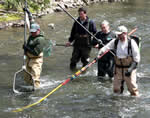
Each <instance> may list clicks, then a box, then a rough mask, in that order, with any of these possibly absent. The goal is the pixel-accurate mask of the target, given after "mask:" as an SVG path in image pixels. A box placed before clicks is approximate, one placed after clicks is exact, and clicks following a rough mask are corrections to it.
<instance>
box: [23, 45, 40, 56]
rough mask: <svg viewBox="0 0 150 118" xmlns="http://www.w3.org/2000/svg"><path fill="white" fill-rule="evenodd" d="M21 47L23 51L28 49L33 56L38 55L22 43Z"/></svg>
mask: <svg viewBox="0 0 150 118" xmlns="http://www.w3.org/2000/svg"><path fill="white" fill-rule="evenodd" d="M22 48H23V49H24V51H25V53H26V52H27V51H28V52H29V53H31V54H33V55H34V56H38V54H37V53H36V52H35V51H33V50H32V49H30V48H29V47H27V46H26V45H23V47H22Z"/></svg>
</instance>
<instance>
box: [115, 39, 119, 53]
mask: <svg viewBox="0 0 150 118" xmlns="http://www.w3.org/2000/svg"><path fill="white" fill-rule="evenodd" d="M118 41H119V39H116V40H115V43H114V44H115V45H114V49H115V52H116V50H117V45H118Z"/></svg>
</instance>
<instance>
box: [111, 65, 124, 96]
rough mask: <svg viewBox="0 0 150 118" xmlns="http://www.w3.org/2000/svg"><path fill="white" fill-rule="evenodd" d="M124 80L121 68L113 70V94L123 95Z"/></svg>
mask: <svg viewBox="0 0 150 118" xmlns="http://www.w3.org/2000/svg"><path fill="white" fill-rule="evenodd" d="M123 84H124V80H123V78H122V68H115V73H114V81H113V91H114V93H123Z"/></svg>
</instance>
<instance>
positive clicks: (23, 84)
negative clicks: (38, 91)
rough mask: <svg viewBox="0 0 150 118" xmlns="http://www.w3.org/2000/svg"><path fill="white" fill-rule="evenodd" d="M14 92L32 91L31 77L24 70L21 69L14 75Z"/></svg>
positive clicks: (32, 82)
mask: <svg viewBox="0 0 150 118" xmlns="http://www.w3.org/2000/svg"><path fill="white" fill-rule="evenodd" d="M13 90H14V92H31V91H34V81H33V79H32V75H31V74H30V73H28V72H27V71H26V70H24V69H21V70H19V71H18V72H16V73H15V77H14V86H13Z"/></svg>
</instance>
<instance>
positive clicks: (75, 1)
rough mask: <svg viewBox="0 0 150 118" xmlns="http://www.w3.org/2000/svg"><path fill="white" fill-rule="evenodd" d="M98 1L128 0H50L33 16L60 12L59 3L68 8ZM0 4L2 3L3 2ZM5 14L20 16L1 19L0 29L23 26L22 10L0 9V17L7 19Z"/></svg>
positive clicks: (122, 0)
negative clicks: (45, 6)
mask: <svg viewBox="0 0 150 118" xmlns="http://www.w3.org/2000/svg"><path fill="white" fill-rule="evenodd" d="M98 2H128V0H51V3H50V4H49V6H50V7H49V8H46V9H45V10H43V11H40V12H37V13H34V14H33V16H34V17H35V18H39V17H42V16H44V15H46V14H51V13H53V12H62V9H61V8H59V7H58V6H57V4H60V5H61V6H62V7H63V8H65V9H69V8H77V7H80V6H87V5H90V4H93V3H98ZM0 4H3V2H2V3H0ZM6 14H19V15H20V16H22V18H21V19H19V20H10V21H5V20H4V21H1V22H0V29H3V28H7V27H21V26H24V20H23V12H14V11H6V10H3V9H0V17H3V18H6V19H7V16H6Z"/></svg>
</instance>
